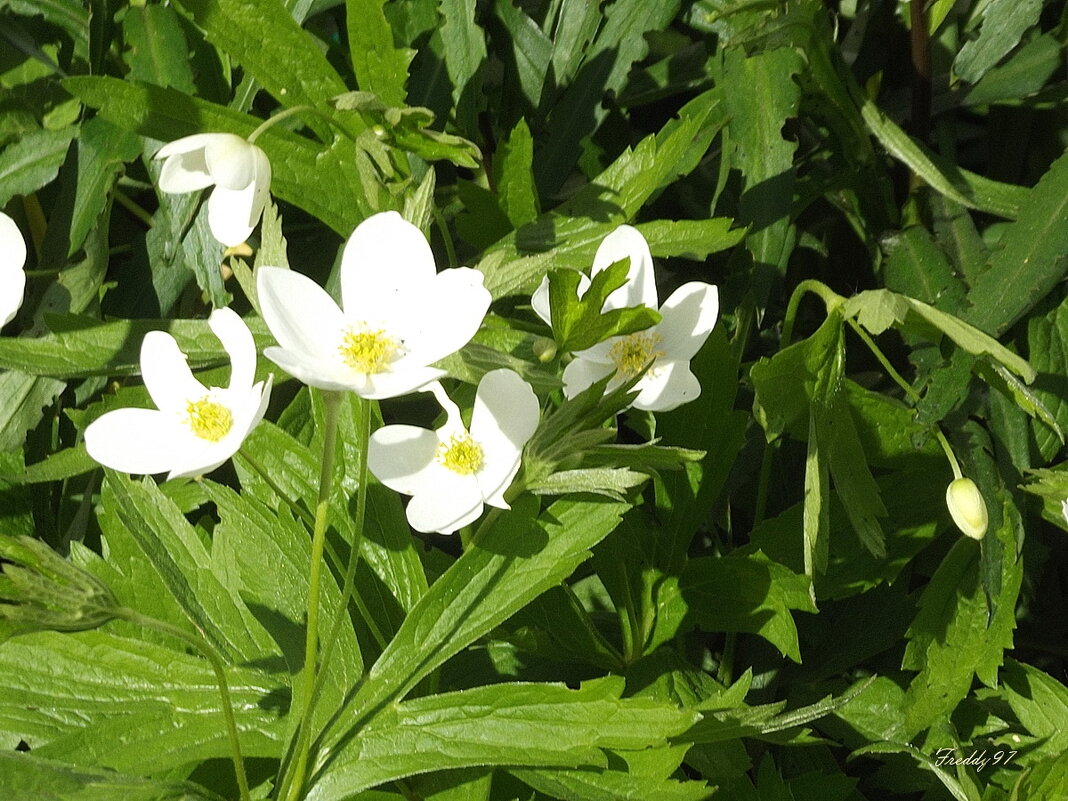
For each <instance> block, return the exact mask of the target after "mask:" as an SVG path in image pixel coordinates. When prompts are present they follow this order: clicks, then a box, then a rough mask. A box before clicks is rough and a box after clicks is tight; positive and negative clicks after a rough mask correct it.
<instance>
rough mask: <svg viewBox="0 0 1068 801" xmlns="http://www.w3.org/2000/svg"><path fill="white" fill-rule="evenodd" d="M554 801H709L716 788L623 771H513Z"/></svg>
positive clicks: (700, 783)
mask: <svg viewBox="0 0 1068 801" xmlns="http://www.w3.org/2000/svg"><path fill="white" fill-rule="evenodd" d="M510 772H511V773H512V774H513V775H514V776H515V777H516V778H518V779H520V780H521V781H523V782H524V783H525V784H528V785H530V786H531V787H533V788H534V789H536V790H538V791H539V792H542V793H546V794H547V795H548V797H550V798H567V799H574V801H706V800H707V799H708V798H710V797H711V793H712V788H710V787H709V786H708V785H706V784H705V783H704V782H699V781H682V782H680V781H675V780H674V779H657V778H651V777H648V776H635V775H634V774H632V773H627V772H624V771H621V770H605V771H594V770H544V769H543V770H512V771H510Z"/></svg>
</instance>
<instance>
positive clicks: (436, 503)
mask: <svg viewBox="0 0 1068 801" xmlns="http://www.w3.org/2000/svg"><path fill="white" fill-rule="evenodd" d="M434 472H435V475H434V481H433V483H430V484H428V486H426V487H423V488H421V489H420V490H419V492H417V493H416V494H415V495H414V496H413V497H412V499H411V501H409V503H408V509H407V515H408V522H409V523H410V524H411V526H412V528H414V529H415V530H416V531H422V532H424V533H429V532H431V531H436V532H438V533H439V534H451V533H452V532H454V531H456V530H458V529H461V528H463V527H464V526H466V525H469V524H471V523H474V522H475V521H476V520H478V517H479V515H481V514H482V493H481V491H480V490H479V487H478V483H477V481H476V480H475V477H474V476H473V475H467V476H463V475H459V474H457V473H454V472H452V471H451V470H449V469H448V468H444V467H443V468H441V469H440V470H437V471H434Z"/></svg>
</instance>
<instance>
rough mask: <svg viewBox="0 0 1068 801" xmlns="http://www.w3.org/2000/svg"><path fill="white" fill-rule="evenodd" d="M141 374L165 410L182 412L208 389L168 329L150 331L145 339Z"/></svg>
mask: <svg viewBox="0 0 1068 801" xmlns="http://www.w3.org/2000/svg"><path fill="white" fill-rule="evenodd" d="M141 376H142V377H143V378H144V381H145V388H146V389H147V390H148V394H149V395H150V396H151V397H152V402H153V403H155V404H156V406H158V407H159V408H160V410H161V411H164V412H170V413H172V414H177V413H182V412H184V411H185V408H186V405H187V404H188V403H189V401H191V400H199V399H200V398H202V397H204V396H205V395H206V394H207V392H208V390H207V388H206V387H205V386H204V385H203V384H201V383H200V382H199V381H197V380H196V378H194V377H193V373H192V372H191V371H190V369H189V365H188V364H187V363H186V357H185V354H184V353H182V351H181V350H180V349H179V348H178V343H177V342H175V341H174V337H172V336H171V335H170V334H168V333H167V332H166V331H149V332H148V333H147V334H145V338H144V340H142V342H141Z"/></svg>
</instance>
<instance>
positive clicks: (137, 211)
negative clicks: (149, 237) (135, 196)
mask: <svg viewBox="0 0 1068 801" xmlns="http://www.w3.org/2000/svg"><path fill="white" fill-rule="evenodd" d="M111 193H112V195H114V197H115V200H116V202H118V204H119V205H120V206H122V207H123V208H124V209H126V210H127V211H128V212H130V214H132V215H133V216H134V217H136V218H137V219H139V220H140V221H141V222H143V223H144V224H145V227H146V228H151V227H152V226H153V225H155V222H154V221H153V220H152V215H151V214H149V213H148V212H147V211H145V210H144V209H143V208H141V206H139V205H138V204H137V203H135V202H134V201H133V200H132V199H131V198H130V197H129V196H128V195H127V194H126V193H125V192H123V191H121V190H120V189H118V188H115V189H112V190H111Z"/></svg>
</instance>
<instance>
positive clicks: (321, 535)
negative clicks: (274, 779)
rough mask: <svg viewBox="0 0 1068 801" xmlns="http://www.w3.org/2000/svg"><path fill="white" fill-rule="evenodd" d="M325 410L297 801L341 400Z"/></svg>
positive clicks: (293, 792) (328, 396) (294, 790)
mask: <svg viewBox="0 0 1068 801" xmlns="http://www.w3.org/2000/svg"><path fill="white" fill-rule="evenodd" d="M323 402H324V406H325V409H326V414H325V422H324V426H323V427H324V430H323V461H322V465H321V467H320V470H319V497H318V499H317V501H316V504H315V527H314V530H313V531H312V549H311V565H310V567H309V572H308V629H307V632H306V637H305V640H304V675H303V691H302V693H301V716H300V723H299V725H298V729H297V732H298V734H297V738H298V739H297V743H298V745H297V755H296V761H295V763H294V768H293V774H292V780H291V781H290V782H289V783H288V786H289V792H288V793H287V794H286V795H285V796H284V797H285V798H286V799H287V800H288V801H296V799H297V797H298V796H299V795H300V792H301V789H302V788H303V784H304V776H305V774H306V773H307V770H308V756H309V745H310V737H308V736H307V734H306V732H307V731H308V730H310V729H311V717H312V711H313V709H314V707H315V703H314V701H315V685H316V681H315V674H316V656H317V653H318V649H319V592H320V586H321V581H322V567H323V547H324V545H325V543H326V525H327V519H328V517H329V512H330V492H331V490H332V489H333V484H334V450H335V445H336V443H337V416H338V409H339V407H340V405H341V396H340V395H339V394H338V393H336V392H326V391H324V392H323Z"/></svg>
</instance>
